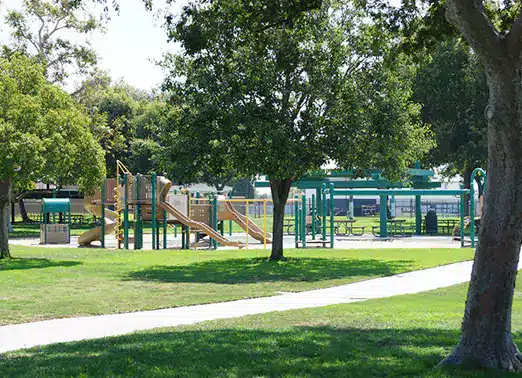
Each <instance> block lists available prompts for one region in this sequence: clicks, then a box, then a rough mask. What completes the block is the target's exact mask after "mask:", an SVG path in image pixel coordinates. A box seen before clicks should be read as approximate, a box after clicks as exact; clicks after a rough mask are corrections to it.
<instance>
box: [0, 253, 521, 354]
mask: <svg viewBox="0 0 522 378" xmlns="http://www.w3.org/2000/svg"><path fill="white" fill-rule="evenodd" d="M472 264H473V262H472V261H466V262H461V263H456V264H451V265H445V266H439V267H436V268H430V269H426V270H419V271H414V272H409V273H403V274H399V275H396V276H390V277H382V278H377V279H373V280H368V281H362V282H357V283H352V284H348V285H342V286H336V287H331V288H327V289H319V290H311V291H305V292H300V293H286V294H282V295H279V296H273V297H264V298H255V299H244V300H239V301H232V302H223V303H214V304H207V305H197V306H188V307H177V308H170V309H164V310H154V311H140V312H133V313H126V314H113V315H101V316H89V317H81V318H67V319H56V320H47V321H42V322H35V323H26V324H15V325H8V326H3V327H0V353H3V352H7V351H12V350H16V349H22V348H30V347H34V346H37V345H47V344H54V343H59V342H70V341H79V340H86V339H95V338H100V337H107V336H117V335H123V334H126V333H131V332H135V331H140V330H147V329H152V328H158V327H172V326H178V325H182V324H194V323H198V322H202V321H206V320H215V319H223V318H233V317H240V316H245V315H253V314H262V313H267V312H272V311H286V310H293V309H300V308H309V307H321V306H328V305H333V304H341V303H352V302H360V301H365V300H368V299H374V298H385V297H391V296H394V295H401V294H413V293H419V292H422V291H428V290H434V289H438V288H442V287H447V286H452V285H456V284H459V283H463V282H467V281H469V279H470V276H471V267H472ZM521 264H522V263H521ZM519 268H520V265H519Z"/></svg>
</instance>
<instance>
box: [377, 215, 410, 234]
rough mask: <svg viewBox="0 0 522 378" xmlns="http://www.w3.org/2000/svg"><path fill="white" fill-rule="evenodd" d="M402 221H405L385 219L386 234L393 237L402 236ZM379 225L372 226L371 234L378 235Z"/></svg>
mask: <svg viewBox="0 0 522 378" xmlns="http://www.w3.org/2000/svg"><path fill="white" fill-rule="evenodd" d="M404 223H406V219H388V220H387V221H386V228H387V229H388V236H395V237H404V236H406V234H405V232H404V231H405V229H404ZM380 229H381V226H380V225H379V226H372V234H373V236H380V234H379V233H380Z"/></svg>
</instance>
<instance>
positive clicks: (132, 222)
mask: <svg viewBox="0 0 522 378" xmlns="http://www.w3.org/2000/svg"><path fill="white" fill-rule="evenodd" d="M117 176H118V178H117V179H105V180H104V183H103V185H102V188H101V190H100V191H98V192H97V193H95V194H94V195H92V196H87V197H85V208H86V209H87V210H88V211H89V212H90V213H92V214H93V215H94V216H95V217H98V218H100V226H98V227H95V228H94V229H91V230H89V231H87V232H85V233H83V234H82V235H81V236H80V237H79V239H78V244H79V245H80V246H88V245H90V244H91V243H92V242H94V241H100V242H101V246H102V248H105V245H106V243H105V236H106V235H109V234H112V233H114V234H115V236H116V239H117V248H125V249H129V246H130V245H131V244H133V245H134V249H142V248H143V234H144V222H146V221H148V222H150V223H151V233H152V249H160V247H162V248H167V229H168V227H169V226H172V227H174V232H175V234H176V235H177V228H178V227H181V248H182V249H189V248H190V247H194V246H196V247H197V246H201V243H200V242H201V241H202V239H203V238H204V237H205V236H208V237H209V239H210V241H209V244H208V247H209V248H214V249H215V248H217V246H218V245H222V246H230V247H238V248H243V247H244V246H245V245H246V246H247V248H248V242H249V237H252V238H254V239H256V240H258V241H260V242H262V243H263V244H264V246H265V248H266V245H267V244H268V243H271V240H270V238H271V236H270V234H268V233H267V232H266V230H267V217H266V207H267V201H268V200H261V201H263V206H264V229H262V228H261V227H259V226H258V225H257V224H255V223H254V222H253V221H251V220H250V219H249V214H248V204H249V203H251V202H252V201H256V200H244V199H224V198H223V199H219V200H218V198H217V196H212V197H210V198H200V197H199V195H198V196H197V197H195V198H191V196H190V192H188V191H180V192H179V193H178V191H176V190H171V187H172V183H171V181H170V180H168V179H167V178H165V177H162V176H156V175H155V174H152V175H149V176H147V175H140V174H137V175H132V174H131V173H130V172H129V171H128V170H127V168H126V167H125V166H124V165H123V164H122V163H121V162H118V170H117ZM235 202H243V203H246V207H245V208H246V212H247V213H246V214H245V215H243V214H241V212H239V211H238V210H237V209H236V208H235V207H234V203H235ZM110 208H114V210H111V209H110ZM227 220H228V221H230V222H235V223H236V224H238V225H239V226H240V227H241V228H242V229H243V230H244V231H245V232H246V242H245V243H242V242H238V241H231V240H229V239H227V238H226V237H225V236H224V222H225V221H227ZM219 230H221V232H219ZM230 230H231V226H230ZM192 235H193V237H192V238H191V236H192Z"/></svg>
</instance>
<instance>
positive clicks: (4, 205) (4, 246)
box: [0, 178, 12, 259]
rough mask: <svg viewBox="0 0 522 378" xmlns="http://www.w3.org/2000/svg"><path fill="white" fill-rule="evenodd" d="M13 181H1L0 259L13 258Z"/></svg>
mask: <svg viewBox="0 0 522 378" xmlns="http://www.w3.org/2000/svg"><path fill="white" fill-rule="evenodd" d="M11 191H12V185H11V179H10V178H8V179H7V180H4V181H0V259H5V258H9V257H11V254H10V253H9V226H8V220H9V203H10V202H11V195H12V193H11Z"/></svg>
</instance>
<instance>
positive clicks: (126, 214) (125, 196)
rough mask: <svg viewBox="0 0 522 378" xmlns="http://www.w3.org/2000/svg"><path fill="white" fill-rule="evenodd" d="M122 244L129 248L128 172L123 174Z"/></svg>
mask: <svg viewBox="0 0 522 378" xmlns="http://www.w3.org/2000/svg"><path fill="white" fill-rule="evenodd" d="M123 191H124V193H123V201H124V209H123V243H124V244H123V245H124V247H125V249H129V198H128V193H129V174H128V173H124V174H123Z"/></svg>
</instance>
